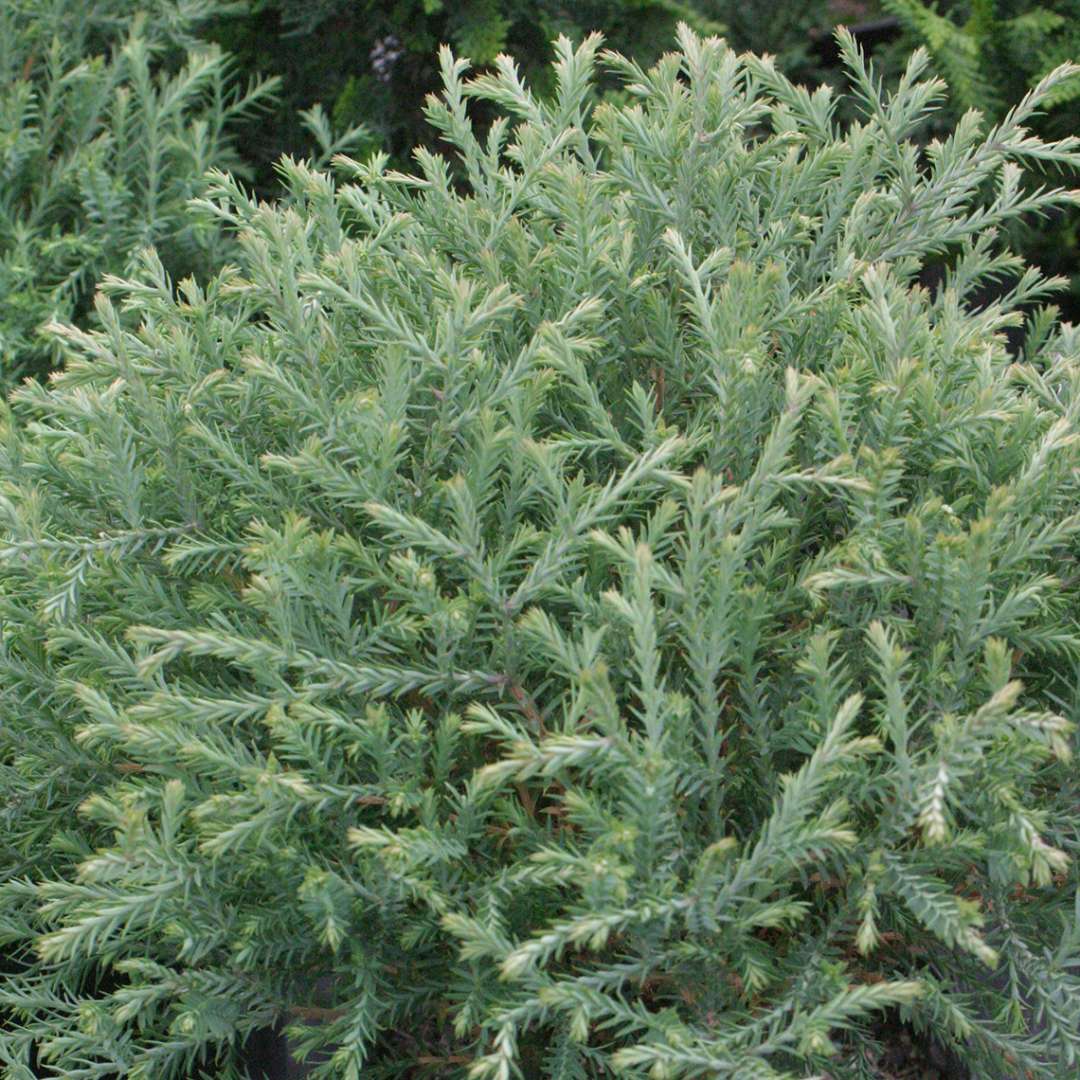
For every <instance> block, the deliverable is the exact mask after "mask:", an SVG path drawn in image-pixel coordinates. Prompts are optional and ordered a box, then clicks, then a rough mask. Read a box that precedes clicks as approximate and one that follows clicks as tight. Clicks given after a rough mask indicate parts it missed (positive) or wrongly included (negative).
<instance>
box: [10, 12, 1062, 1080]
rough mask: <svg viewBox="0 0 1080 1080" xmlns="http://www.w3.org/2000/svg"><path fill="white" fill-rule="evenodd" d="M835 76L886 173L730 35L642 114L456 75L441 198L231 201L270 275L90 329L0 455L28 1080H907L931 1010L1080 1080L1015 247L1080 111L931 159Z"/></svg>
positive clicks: (1003, 1065) (576, 62) (1048, 452)
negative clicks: (299, 1078) (259, 1033)
mask: <svg viewBox="0 0 1080 1080" xmlns="http://www.w3.org/2000/svg"><path fill="white" fill-rule="evenodd" d="M841 46H842V49H843V52H844V55H845V57H846V63H847V65H848V67H849V69H850V76H851V80H852V84H853V94H854V95H855V96H856V98H857V99H858V101H859V103H860V104H861V108H862V109H863V111H864V117H865V118H864V120H863V121H862V122H861V123H859V124H856V125H855V126H854V127H852V128H851V129H850V130H849V131H847V132H845V133H841V132H840V131H838V130H837V128H836V126H835V125H834V123H833V122H832V120H831V113H832V110H833V106H834V102H833V101H832V100H831V98H830V94H829V92H828V91H827V90H822V91H819V92H817V93H814V94H812V95H811V94H808V93H807V92H805V91H804V90H802V89H800V88H799V87H796V86H793V85H792V84H790V83H789V82H787V81H786V80H785V79H784V78H783V77H781V76H780V75H778V74H777V72H776V71H775V70H774V68H773V66H772V65H771V63H770V62H768V61H766V60H763V59H759V58H755V57H752V56H751V57H741V58H740V57H736V56H735V55H734V54H733V53H732V52H730V51H728V50H727V49H726V48H725V46H724V45H723V44H722V43H721V42H719V41H716V40H701V39H699V38H696V37H694V36H693V35H692V34H690V33H689V32H688V31H684V32H683V33H682V35H681V38H680V51H679V52H678V53H675V54H673V55H670V56H668V57H666V58H665V59H664V60H662V62H660V64H659V65H658V66H657V67H656V68H655V69H653V70H651V71H643V70H641V69H639V68H638V67H637V66H635V65H634V64H633V63H631V62H629V61H627V60H624V59H621V58H619V57H618V56H614V55H608V56H605V57H603V58H602V61H599V62H602V63H604V64H605V65H606V66H607V67H608V68H610V69H613V70H614V71H615V72H616V73H617V74H618V75H619V76H621V78H622V79H623V81H624V83H625V87H626V91H627V94H628V95H629V97H630V99H631V101H632V103H631V104H628V105H618V106H615V105H612V104H608V105H604V106H601V107H595V108H594V107H592V105H591V104H590V103H591V98H590V93H591V91H590V83H591V79H592V70H593V67H594V64H595V63H596V62H598V61H597V58H596V54H597V50H598V42H597V40H596V39H595V38H592V39H589V40H588V41H587V42H586V43H585V44H584V45H582V46H581V48H580V49H578V50H577V51H573V50H572V49H571V47H570V46H569V44H568V43H567V42H566V41H565V40H564V41H561V42H560V43H559V46H558V62H557V65H556V72H555V74H556V80H555V81H556V85H557V91H556V93H555V94H554V96H553V97H552V98H551V99H550V100H538V99H537V98H536V97H534V96H533V95H531V94H530V92H529V91H528V90H527V89H526V88H525V87H524V86H523V85H522V83H521V82H520V81H519V79H518V77H517V74H516V71H515V68H514V66H513V64H512V63H511V62H510V61H509V60H505V59H504V60H501V61H500V62H499V64H498V67H497V70H496V71H495V73H493V74H489V75H484V76H481V77H478V78H474V79H472V80H471V81H470V80H467V79H466V78H465V72H466V65H465V64H464V63H463V62H461V61H458V60H455V59H453V58H452V57H451V56H450V55H449V54H448V53H447V54H444V56H443V61H442V63H443V73H444V78H445V83H446V90H445V93H444V94H443V96H442V98H441V99H440V100H438V101H436V100H432V101H431V103H430V105H429V110H428V116H429V118H430V121H431V122H432V123H433V124H434V125H435V127H436V128H437V129H438V130H439V131H440V132H441V133H442V135H443V137H444V138H445V140H446V141H447V143H449V144H450V145H451V146H452V147H453V149H454V158H453V159H452V160H445V159H443V158H441V157H438V156H434V155H432V154H429V153H427V152H420V153H418V155H417V164H418V172H417V173H416V175H404V174H401V173H397V172H394V171H391V170H389V169H388V168H387V167H386V163H385V161H384V160H383V159H381V158H378V157H376V158H375V159H373V160H372V161H370V162H369V163H367V164H358V163H356V162H354V161H349V160H341V161H340V162H339V165H340V179H339V181H338V182H335V181H334V180H332V179H331V177H330V176H328V175H325V174H322V173H320V172H318V171H315V170H312V169H309V168H307V167H303V166H299V165H295V164H292V163H290V162H288V161H286V162H284V163H283V165H282V173H283V176H284V178H285V180H286V183H287V186H288V189H289V194H288V197H287V199H286V201H285V202H283V203H282V204H281V205H278V206H270V205H258V204H256V203H254V202H252V201H251V200H249V199H248V198H247V197H246V196H245V194H244V193H243V191H242V190H241V189H240V188H239V187H238V186H237V185H235V184H234V183H233V182H232V181H229V180H227V179H225V178H224V177H222V178H220V180H219V181H218V182H217V184H216V187H215V188H214V189H213V193H212V194H211V195H210V196H208V198H207V206H206V207H204V209H210V208H214V209H216V212H217V213H218V214H220V215H221V217H222V218H223V219H224V220H225V222H226V223H228V224H229V225H230V226H231V227H233V228H235V229H236V230H237V232H238V233H239V236H240V251H241V257H240V260H239V266H238V267H235V268H232V269H229V270H228V271H226V272H223V273H222V274H221V275H220V276H218V277H217V278H215V279H214V280H213V281H211V282H210V283H209V284H208V285H207V286H206V287H205V288H199V287H196V286H195V285H193V284H181V285H180V287H179V289H178V290H174V288H173V286H172V285H171V283H170V282H169V280H167V278H166V276H165V275H164V273H163V271H162V270H161V269H160V266H159V264H157V263H156V262H155V261H154V260H153V258H149V259H148V260H147V262H146V264H145V266H144V268H143V270H142V272H141V273H139V274H137V275H135V276H134V277H133V278H132V280H127V281H120V280H115V279H114V280H110V281H109V282H107V285H106V288H105V290H104V292H105V295H104V297H103V298H102V299H101V300H100V303H99V307H98V315H99V319H100V324H101V329H100V330H97V331H94V332H87V331H82V330H75V329H70V328H62V327H58V328H57V330H56V332H57V333H58V334H59V335H60V336H61V337H62V339H63V340H64V341H65V343H66V344H65V349H66V354H67V367H66V371H65V372H64V373H63V374H62V375H60V376H58V377H56V378H55V379H54V381H53V383H52V386H51V387H44V386H41V385H28V386H27V387H25V388H23V389H21V390H19V391H18V392H17V394H16V396H15V404H14V407H13V409H12V410H11V414H10V415H9V416H8V417H7V419H6V421H5V424H4V428H3V438H2V454H0V471H2V475H3V477H4V486H3V489H2V495H3V498H2V500H0V511H2V515H3V536H2V554H3V562H2V577H0V617H2V628H3V637H2V653H0V692H2V694H3V702H4V712H3V724H2V726H0V738H2V743H0V784H2V787H3V792H4V802H3V817H2V826H3V829H2V832H0V836H2V838H3V844H4V853H5V858H4V875H5V883H4V884H3V887H2V890H0V940H2V941H3V944H4V947H5V949H6V952H7V957H8V964H9V969H11V970H13V971H14V972H15V973H13V974H9V975H8V977H7V978H6V979H5V980H4V982H3V985H2V991H0V1008H4V1009H6V1013H7V1021H6V1028H5V1029H4V1031H3V1034H2V1036H0V1056H2V1057H3V1060H4V1061H6V1062H7V1071H6V1073H5V1074H4V1075H5V1076H7V1077H10V1078H13V1080H14V1078H20V1080H22V1078H26V1077H29V1076H30V1075H31V1073H30V1071H29V1068H28V1065H27V1062H28V1061H29V1060H30V1057H31V1054H36V1060H37V1061H38V1063H39V1064H38V1067H39V1068H40V1069H43V1070H44V1071H45V1072H46V1074H49V1075H57V1076H64V1077H69V1078H91V1077H113V1076H124V1077H131V1078H134V1080H163V1078H166V1077H191V1076H197V1075H205V1076H213V1077H229V1076H236V1075H238V1071H237V1070H238V1068H239V1066H238V1060H239V1058H238V1056H237V1055H238V1047H239V1045H240V1043H241V1042H242V1041H243V1039H244V1037H245V1035H246V1034H247V1033H248V1032H250V1031H251V1030H253V1029H255V1028H259V1027H261V1026H264V1025H270V1024H273V1023H275V1022H279V1021H280V1022H284V1023H287V1024H288V1023H291V1025H292V1030H293V1034H294V1038H295V1045H296V1046H297V1048H298V1052H299V1051H301V1050H303V1049H305V1048H309V1049H312V1050H314V1049H317V1048H319V1047H322V1048H324V1049H325V1050H326V1051H327V1052H328V1053H329V1054H330V1056H329V1057H327V1058H324V1060H323V1064H321V1065H320V1066H319V1067H318V1069H317V1070H316V1072H315V1073H314V1074H313V1075H316V1076H322V1077H327V1078H329V1077H364V1078H368V1077H391V1076H394V1077H396V1076H402V1077H418V1076H432V1077H447V1078H454V1077H464V1076H466V1075H467V1076H470V1077H473V1078H475V1080H480V1078H498V1080H508V1078H510V1077H512V1076H520V1077H524V1078H528V1080H532V1078H541V1077H547V1078H552V1080H555V1078H558V1080H570V1078H580V1077H603V1076H608V1075H611V1074H617V1075H622V1076H631V1077H633V1076H637V1077H668V1078H673V1077H699V1076H730V1077H740V1078H743V1080H750V1078H754V1080H766V1078H777V1077H806V1076H810V1075H815V1076H826V1075H827V1076H829V1077H833V1078H848V1077H850V1078H856V1077H871V1076H881V1075H883V1074H882V1073H881V1072H879V1071H875V1070H876V1066H875V1055H876V1054H877V1046H878V1043H877V1042H876V1041H875V1040H876V1035H875V1027H874V1025H875V1022H877V1020H878V1018H880V1017H881V1016H882V1015H883V1013H888V1014H890V1017H891V1018H890V1020H889V1022H890V1023H892V1024H895V1023H897V1022H907V1023H910V1024H911V1025H913V1028H914V1030H915V1032H916V1033H917V1035H916V1037H917V1038H918V1039H930V1038H933V1039H935V1040H937V1041H939V1042H941V1043H943V1044H945V1045H946V1047H947V1048H950V1049H951V1051H952V1052H954V1053H955V1054H956V1056H957V1060H958V1062H960V1063H963V1064H964V1065H966V1066H968V1067H970V1068H971V1070H972V1072H973V1075H975V1076H978V1077H980V1078H982V1077H990V1078H994V1077H998V1078H1004V1077H1010V1078H1013V1077H1021V1076H1023V1077H1038V1078H1048V1077H1065V1076H1074V1075H1075V1070H1076V1069H1077V1067H1078V1066H1077V1061H1078V1054H1080V976H1078V972H1077V964H1078V963H1080V928H1078V923H1077V912H1076V906H1075V897H1076V894H1077V880H1078V876H1077V870H1076V862H1075V856H1076V854H1077V853H1078V849H1080V834H1078V824H1080V822H1078V817H1077V805H1078V795H1080V792H1078V791H1077V782H1076V779H1075V771H1074V769H1073V768H1072V767H1071V766H1070V765H1069V764H1068V759H1069V752H1070V746H1071V744H1072V740H1073V736H1072V723H1071V722H1070V717H1074V716H1075V714H1076V712H1077V677H1076V673H1077V659H1078V658H1080V634H1078V632H1077V629H1076V623H1075V619H1076V611H1077V610H1078V608H1077V605H1078V603H1080V565H1078V561H1077V555H1078V546H1077V534H1078V533H1080V514H1078V513H1077V510H1078V507H1080V503H1078V498H1080V473H1078V466H1080V443H1078V434H1080V430H1078V426H1077V422H1078V414H1080V335H1078V333H1077V332H1076V331H1075V330H1074V329H1073V328H1071V327H1068V326H1062V325H1060V324H1058V323H1057V322H1056V320H1055V315H1054V312H1053V310H1052V309H1049V308H1043V307H1040V306H1039V302H1040V298H1041V297H1043V296H1044V294H1046V293H1047V292H1048V290H1050V288H1051V287H1052V285H1053V283H1050V282H1047V281H1046V280H1044V279H1042V278H1040V276H1039V275H1038V274H1037V273H1036V272H1034V271H1031V270H1027V269H1025V268H1024V267H1023V266H1022V265H1021V264H1019V262H1018V260H1016V259H1015V258H1014V257H1012V256H1011V255H1009V254H1008V253H1007V252H1005V251H1003V250H1001V249H1000V248H999V247H998V246H997V244H996V241H995V229H996V228H997V227H998V226H999V225H1001V224H1003V223H1005V222H1007V221H1008V220H1010V219H1012V218H1015V217H1016V216H1018V215H1020V214H1025V213H1029V212H1031V211H1036V210H1039V209H1040V208H1045V207H1049V206H1052V205H1054V204H1057V203H1062V202H1064V201H1067V200H1068V199H1069V198H1071V196H1069V195H1068V194H1066V193H1062V192H1057V191H1040V190H1034V189H1031V188H1030V187H1029V186H1028V185H1027V184H1026V182H1025V174H1024V171H1023V162H1025V161H1027V160H1032V159H1034V160H1037V161H1039V162H1042V163H1046V162H1051V163H1053V162H1058V163H1061V164H1064V165H1075V164H1077V163H1078V161H1080V140H1075V139H1070V140H1068V141H1066V142H1061V143H1056V144H1048V143H1045V142H1042V141H1040V140H1039V139H1037V138H1035V137H1033V136H1031V135H1029V134H1028V133H1027V132H1026V130H1025V124H1026V123H1027V121H1028V118H1029V117H1030V116H1031V115H1032V112H1033V110H1034V109H1035V108H1036V106H1037V104H1038V101H1039V100H1040V98H1041V97H1042V96H1043V95H1044V94H1047V93H1052V92H1053V90H1054V87H1055V85H1057V83H1058V80H1060V79H1062V78H1066V77H1068V76H1069V72H1068V70H1062V71H1059V72H1057V73H1055V74H1054V75H1052V76H1050V77H1049V78H1048V79H1047V80H1045V81H1044V82H1043V83H1042V84H1041V86H1040V87H1039V88H1038V89H1037V90H1036V91H1035V92H1034V93H1033V94H1032V95H1031V96H1029V97H1027V98H1025V100H1024V101H1023V102H1022V103H1021V104H1020V105H1019V106H1018V107H1017V108H1016V109H1014V110H1013V111H1012V112H1010V113H1009V114H1008V115H1007V116H1006V117H1005V119H1004V120H1002V121H1001V122H1000V123H999V124H997V125H996V126H990V125H984V124H983V123H982V122H981V120H980V118H979V117H978V115H976V114H971V115H968V116H966V117H965V118H964V119H963V121H962V122H961V123H960V125H959V126H958V127H957V128H956V130H955V131H954V132H953V133H952V134H951V135H950V136H949V138H948V139H947V140H945V141H942V142H938V143H933V144H931V145H929V146H927V147H926V148H925V150H920V149H918V148H917V147H916V146H915V145H914V144H913V143H911V142H910V141H908V134H909V132H911V130H912V129H913V127H914V126H915V125H917V124H919V123H920V122H921V120H922V119H923V117H924V116H925V114H926V113H927V111H928V110H929V109H930V108H931V107H932V106H933V104H934V102H935V101H936V99H938V98H939V96H940V94H941V85H940V84H939V83H938V82H936V81H920V80H921V76H920V73H921V71H922V70H923V66H924V63H925V56H923V55H921V54H917V55H916V56H915V57H914V58H913V60H912V62H911V66H910V68H909V70H908V71H907V74H906V75H905V76H904V78H903V79H902V81H901V83H900V86H899V88H898V89H897V90H896V91H895V92H894V93H884V92H883V91H882V90H881V89H880V88H879V86H878V85H876V83H875V82H874V80H873V78H872V76H871V75H870V74H869V73H868V72H867V71H866V70H865V68H864V66H863V64H862V61H861V60H860V58H859V56H858V55H857V52H856V50H855V47H854V45H853V43H852V41H851V40H850V38H847V37H845V36H842V37H841ZM472 98H481V99H484V100H485V101H487V102H488V103H489V104H494V105H495V106H496V107H498V108H499V109H500V110H502V112H503V114H504V119H502V120H499V121H498V122H497V123H496V124H495V125H494V126H493V127H492V128H491V130H490V131H488V132H486V133H484V134H483V135H482V136H481V135H480V134H478V133H477V131H476V130H474V127H473V126H472V124H471V122H470V119H469V115H468V108H467V106H468V102H469V100H470V99H472ZM943 256H946V257H947V262H948V265H949V269H948V271H947V273H946V275H945V277H944V280H943V281H941V282H940V283H939V284H938V285H935V287H934V288H933V289H930V288H928V287H924V286H922V285H920V272H921V270H922V268H923V267H924V265H926V264H927V263H928V262H930V261H933V260H940V258H941V257H943ZM988 279H993V280H1000V281H1001V282H1002V284H1001V285H1000V287H999V289H998V299H996V300H994V301H993V302H992V303H989V304H984V306H982V307H976V306H974V305H973V304H972V303H971V302H970V297H971V296H972V295H973V292H974V290H976V289H979V288H980V287H981V286H982V285H983V284H984V283H985V282H986V281H987V280H988ZM1025 312H1026V313H1027V314H1026V315H1025V314H1023V313H1025ZM134 320H138V321H139V326H138V329H137V330H134V329H131V327H132V325H133V321H134ZM1010 328H1023V329H1025V331H1026V332H1025V334H1024V345H1023V351H1022V353H1021V354H1019V355H1016V354H1012V353H1010V351H1009V344H1008V340H1007V336H1006V331H1007V330H1009V329H1010ZM1014 336H1015V335H1014ZM16 969H17V970H16ZM35 1047H36V1049H35ZM957 1067H958V1068H960V1065H958V1066H957ZM50 1070H51V1072H50Z"/></svg>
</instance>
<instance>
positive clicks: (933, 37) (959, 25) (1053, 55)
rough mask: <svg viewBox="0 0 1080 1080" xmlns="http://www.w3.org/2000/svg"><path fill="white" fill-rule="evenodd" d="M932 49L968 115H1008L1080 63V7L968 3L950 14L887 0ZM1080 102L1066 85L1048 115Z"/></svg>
mask: <svg viewBox="0 0 1080 1080" xmlns="http://www.w3.org/2000/svg"><path fill="white" fill-rule="evenodd" d="M881 3H882V6H883V7H884V8H885V9H886V10H887V11H890V12H892V13H893V14H895V15H896V16H897V17H898V18H899V19H900V20H901V22H902V23H903V25H904V26H905V27H906V28H907V29H908V30H909V31H910V32H912V33H913V34H914V35H915V36H916V37H917V38H919V39H920V40H921V41H923V42H925V44H926V47H927V48H928V49H929V50H930V52H931V54H932V55H933V57H934V61H935V63H937V64H938V66H939V67H940V68H941V70H942V72H943V74H944V75H945V77H946V79H947V80H948V83H949V90H950V93H951V94H952V96H953V98H954V99H955V101H956V103H957V104H958V105H959V106H960V107H961V108H964V109H982V110H984V111H987V112H991V113H993V114H1001V113H1004V111H1005V110H1006V109H1007V108H1008V107H1009V106H1010V105H1013V104H1014V103H1015V102H1017V101H1019V99H1020V98H1021V97H1022V96H1023V94H1024V93H1026V92H1027V91H1028V90H1030V89H1031V88H1032V87H1033V86H1034V85H1035V84H1036V83H1037V82H1038V81H1039V79H1041V78H1042V77H1043V76H1044V75H1046V74H1047V73H1049V72H1050V71H1052V70H1053V69H1054V68H1055V67H1057V66H1058V65H1059V64H1062V63H1065V62H1068V61H1070V60H1072V59H1074V58H1075V57H1077V56H1080V2H1078V0H1046V2H1039V3H1032V0H968V2H967V3H961V4H956V5H954V6H953V8H951V9H950V11H949V12H948V14H943V13H942V12H940V11H939V10H938V9H937V6H936V5H934V4H930V3H926V2H924V0H881ZM1077 98H1080V78H1073V79H1066V80H1064V81H1063V82H1062V83H1060V84H1059V85H1058V86H1057V87H1055V89H1054V90H1053V92H1052V93H1050V94H1048V95H1047V97H1046V99H1045V100H1044V102H1043V108H1044V109H1050V108H1053V107H1055V106H1060V105H1065V104H1068V103H1069V102H1075V101H1076V99H1077Z"/></svg>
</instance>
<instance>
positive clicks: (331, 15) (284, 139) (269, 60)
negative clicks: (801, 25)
mask: <svg viewBox="0 0 1080 1080" xmlns="http://www.w3.org/2000/svg"><path fill="white" fill-rule="evenodd" d="M239 7H240V8H241V10H240V11H239V12H236V13H228V12H227V13H225V15H224V17H222V18H219V19H217V20H216V21H215V24H214V29H213V34H214V36H215V38H216V40H218V41H220V42H221V43H222V45H223V46H224V47H225V48H227V49H228V50H229V51H230V52H233V53H235V54H236V55H237V56H239V57H240V58H241V62H242V63H243V64H244V65H245V67H247V68H248V69H251V70H258V71H261V72H264V73H266V74H268V75H269V74H273V75H276V76H280V78H281V80H282V90H283V98H284V102H285V107H284V108H282V109H280V110H277V111H276V113H275V114H274V116H273V117H272V118H271V122H270V123H268V124H267V125H265V126H264V127H263V128H262V129H261V130H260V131H259V132H258V133H257V136H256V141H255V142H254V143H253V145H252V147H251V149H252V151H253V153H252V155H251V156H252V157H253V158H254V159H255V164H256V165H258V166H260V172H259V181H260V183H259V186H260V189H261V190H262V191H263V193H265V194H267V195H269V194H271V193H272V192H273V191H274V189H275V186H276V183H277V178H276V176H275V175H274V174H273V171H272V169H271V168H270V165H271V163H272V162H274V161H276V160H277V159H278V157H280V156H281V155H282V154H283V153H287V154H290V155H292V156H301V155H304V154H306V153H307V152H308V147H309V143H310V135H309V133H308V132H307V131H305V130H304V129H303V125H302V124H300V123H299V122H298V116H299V115H300V113H301V112H302V111H303V110H306V109H308V108H310V107H311V106H313V105H314V104H320V105H321V106H322V107H323V108H325V110H326V113H327V115H328V116H329V117H330V120H331V122H332V123H334V124H336V125H337V126H338V127H341V128H346V127H349V126H350V125H354V124H361V125H364V126H365V128H366V129H368V130H369V131H370V137H369V147H368V148H369V149H370V150H374V149H382V150H385V151H387V152H388V153H389V154H390V155H391V159H392V161H393V162H394V164H403V163H407V162H408V160H409V155H410V153H411V151H412V148H413V146H414V145H416V144H417V143H418V142H421V141H424V140H425V139H427V138H428V136H429V135H430V128H429V127H428V126H427V125H426V123H425V121H424V115H423V110H424V101H425V98H426V97H427V95H428V94H429V93H430V92H432V91H434V90H437V89H438V87H439V69H438V65H437V64H436V63H433V59H434V57H435V55H436V52H437V50H438V48H439V47H440V46H441V45H443V44H449V45H450V46H451V47H452V48H453V49H454V50H455V52H456V53H457V54H458V55H461V56H466V57H469V58H470V60H471V61H472V63H474V64H476V65H481V66H482V65H487V64H490V63H491V62H492V61H493V60H494V59H495V57H496V56H498V55H499V53H501V52H504V51H506V52H512V53H513V55H514V57H515V60H516V61H517V63H518V65H519V66H520V68H521V70H522V73H523V75H524V77H526V78H528V79H529V80H531V82H532V83H533V84H534V85H535V84H536V83H541V84H542V83H545V82H546V80H547V78H548V75H549V72H550V66H551V59H552V56H551V48H550V43H551V41H552V40H553V39H554V38H555V37H556V36H557V35H559V34H565V35H567V36H569V37H572V38H574V39H577V40H580V38H581V37H582V36H583V35H584V34H585V33H587V32H588V31H590V30H599V31H601V32H603V33H604V35H605V38H606V40H607V41H608V42H609V44H610V45H611V46H612V47H614V48H618V49H620V50H621V51H623V52H625V53H626V54H627V55H629V56H633V57H635V58H637V59H638V60H639V61H641V62H643V63H650V64H651V63H652V62H653V61H655V60H656V58H657V57H658V56H659V55H660V52H661V51H662V50H663V49H664V48H665V47H666V45H667V43H668V42H669V41H670V40H671V36H672V34H673V33H674V30H675V25H676V23H677V21H678V20H679V19H680V18H683V19H686V20H688V21H691V22H692V23H693V24H694V25H695V26H696V27H697V28H698V29H699V30H700V31H706V30H708V31H710V32H718V30H719V28H718V27H717V25H716V24H715V23H713V22H711V21H710V18H709V16H710V15H715V14H716V12H715V11H714V10H712V8H713V7H714V5H712V4H711V2H710V0H586V2H584V3H577V4H572V5H567V4H564V3H562V2H561V0H539V2H537V0H457V2H455V3H449V2H444V0H405V2H401V3H395V4H384V3H378V2H376V0H249V2H247V3H245V4H242V5H239Z"/></svg>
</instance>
